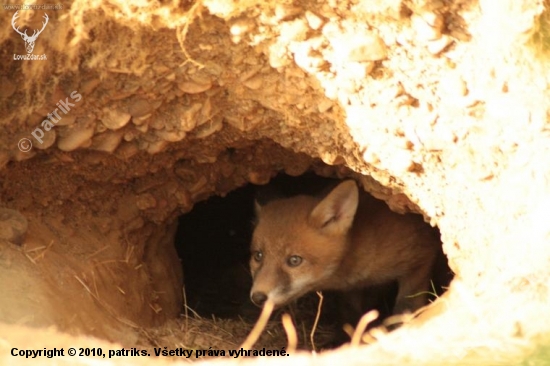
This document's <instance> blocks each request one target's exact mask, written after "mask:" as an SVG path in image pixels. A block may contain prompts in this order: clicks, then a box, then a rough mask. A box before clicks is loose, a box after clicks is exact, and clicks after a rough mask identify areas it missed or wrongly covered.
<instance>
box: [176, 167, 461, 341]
mask: <svg viewBox="0 0 550 366" xmlns="http://www.w3.org/2000/svg"><path fill="white" fill-rule="evenodd" d="M341 181H342V180H341V179H337V178H326V177H322V176H319V175H316V174H315V173H313V172H307V173H305V174H303V175H300V176H297V177H293V176H289V175H286V174H284V173H279V174H277V175H276V176H275V177H274V178H272V179H271V180H270V182H269V184H267V185H254V184H247V185H245V186H243V187H241V188H237V189H235V190H233V191H231V192H229V193H228V194H227V195H224V197H221V196H214V197H210V198H208V199H206V200H205V201H202V202H199V203H197V204H196V205H195V206H194V208H193V210H192V211H191V212H189V213H187V214H184V215H182V216H180V217H179V220H178V229H177V232H176V236H175V247H176V250H177V253H178V256H179V258H180V261H181V263H182V268H183V273H184V307H185V308H186V309H187V312H186V314H187V315H186V316H193V317H196V318H204V319H214V321H215V320H216V319H218V320H223V319H226V320H235V319H238V320H240V321H242V322H243V323H242V324H243V325H244V327H245V328H246V327H250V325H251V324H253V323H254V322H255V321H256V320H257V318H258V316H259V314H260V309H259V308H258V307H257V306H255V305H254V304H253V303H252V301H251V300H250V288H251V286H252V278H251V275H250V268H249V260H250V255H251V254H250V242H251V238H252V232H253V230H254V225H255V223H254V221H255V211H254V205H255V201H257V202H259V203H261V204H265V203H266V202H269V201H271V200H276V199H278V198H283V197H293V196H296V195H312V196H321V197H322V196H325V195H326V194H327V192H328V191H329V190H330V187H334V186H335V185H337V184H338V183H339V182H341ZM407 215H413V214H412V213H409V214H407ZM426 225H428V224H426ZM434 230H436V231H437V229H434ZM373 260H376V259H375V258H374V259H373ZM451 279H452V273H451V271H450V269H449V268H448V265H447V261H446V258H445V256H444V255H443V254H442V253H440V256H439V258H438V259H437V262H436V265H435V266H434V270H433V276H432V281H433V282H432V288H431V291H430V297H429V299H430V301H433V300H435V299H436V297H438V296H440V295H442V293H444V292H445V290H446V289H447V286H448V285H449V283H450V281H451ZM397 290H398V286H397V282H395V281H394V282H391V283H388V284H387V285H386V286H378V287H374V288H371V289H370V291H366V292H363V293H361V294H360V296H362V299H363V302H362V303H361V304H358V303H357V296H358V295H357V294H358V293H359V292H360V290H357V291H348V292H339V291H324V292H322V293H321V296H322V302H321V304H320V297H319V295H318V294H315V293H309V294H307V295H305V296H303V297H301V298H299V299H298V300H296V301H294V302H293V303H292V304H290V305H288V306H285V307H283V308H281V309H277V310H276V311H275V313H274V314H273V316H272V318H271V323H272V324H271V326H272V329H271V331H272V332H273V331H274V329H276V331H275V332H274V333H275V334H276V335H277V336H278V337H279V339H277V340H276V341H275V343H276V344H278V343H282V344H284V343H285V341H286V336H285V334H284V331H283V329H282V326H281V316H282V314H284V313H290V314H291V316H292V319H293V322H294V324H295V326H296V327H297V329H298V335H299V340H300V343H299V345H300V346H299V347H300V348H303V349H317V350H319V349H328V348H332V347H335V346H338V345H341V344H344V343H346V342H349V341H350V338H349V333H350V332H351V331H352V329H353V328H354V327H355V326H356V325H357V321H358V320H359V318H360V316H361V315H362V314H363V313H364V312H366V311H368V310H371V309H372V308H374V309H376V310H377V311H378V312H379V313H380V316H379V318H378V319H377V320H376V321H374V322H372V323H371V324H370V325H369V327H368V329H370V328H373V327H380V326H382V327H384V324H385V321H386V320H388V319H389V317H390V316H391V315H392V309H393V307H394V305H395V297H396V295H397ZM375 294H376V295H377V298H376V299H374V295H375ZM350 299H351V300H350ZM318 313H319V314H318ZM318 315H319V319H318V324H317V325H316V326H315V329H313V327H314V323H315V319H316V317H317V316H318ZM386 325H387V322H386ZM344 329H345V330H346V331H347V333H348V334H346V331H344ZM312 332H313V334H315V336H314V341H313V342H314V344H312V339H311V333H312Z"/></svg>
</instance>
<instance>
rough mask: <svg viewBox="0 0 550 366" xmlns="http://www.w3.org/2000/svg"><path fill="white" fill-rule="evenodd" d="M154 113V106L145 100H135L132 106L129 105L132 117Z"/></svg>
mask: <svg viewBox="0 0 550 366" xmlns="http://www.w3.org/2000/svg"><path fill="white" fill-rule="evenodd" d="M152 111H153V106H152V105H151V103H149V102H148V101H147V100H145V99H137V100H134V101H133V102H132V103H130V105H128V112H129V113H130V114H131V115H132V117H134V118H136V117H142V116H145V115H147V114H151V112H152Z"/></svg>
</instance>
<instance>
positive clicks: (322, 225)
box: [309, 180, 359, 234]
mask: <svg viewBox="0 0 550 366" xmlns="http://www.w3.org/2000/svg"><path fill="white" fill-rule="evenodd" d="M358 204H359V190H358V189H357V184H356V183H355V181H353V180H347V181H345V182H343V183H340V184H339V185H338V186H336V188H334V189H333V190H332V191H331V192H330V193H329V194H328V195H327V196H326V197H325V198H324V199H323V200H322V201H321V202H319V203H318V204H317V206H315V208H314V209H313V211H311V213H310V214H309V219H310V223H311V224H312V225H313V226H315V227H317V228H319V229H322V230H323V231H328V233H330V234H344V233H345V232H347V231H348V230H349V229H350V228H351V225H352V223H353V218H354V217H355V212H356V211H357V205H358Z"/></svg>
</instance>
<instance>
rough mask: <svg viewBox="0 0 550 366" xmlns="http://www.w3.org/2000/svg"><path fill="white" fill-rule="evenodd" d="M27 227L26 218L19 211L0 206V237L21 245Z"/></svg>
mask: <svg viewBox="0 0 550 366" xmlns="http://www.w3.org/2000/svg"><path fill="white" fill-rule="evenodd" d="M28 228H29V223H28V221H27V218H26V217H25V216H23V215H22V214H21V213H20V212H19V211H16V210H11V209H9V208H0V239H2V240H7V241H9V242H12V243H13V244H17V245H21V244H23V242H24V241H25V236H26V234H27V230H28Z"/></svg>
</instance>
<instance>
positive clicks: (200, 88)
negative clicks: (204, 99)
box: [178, 81, 212, 94]
mask: <svg viewBox="0 0 550 366" xmlns="http://www.w3.org/2000/svg"><path fill="white" fill-rule="evenodd" d="M210 88H212V83H211V82H208V83H201V84H199V83H197V82H194V81H183V82H181V83H178V89H179V90H181V91H182V92H184V93H187V94H198V93H203V92H205V91H207V90H209V89H210Z"/></svg>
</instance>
